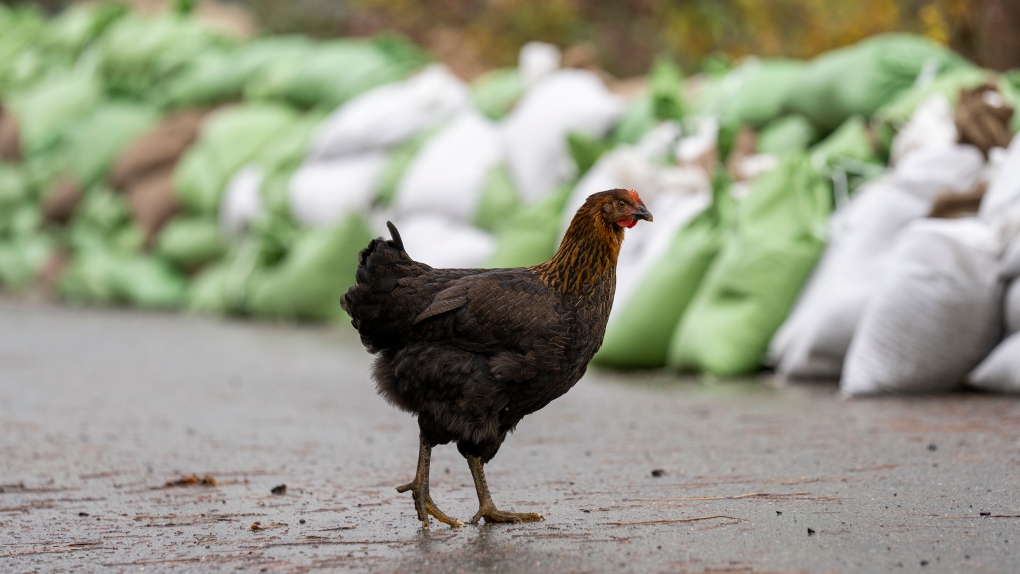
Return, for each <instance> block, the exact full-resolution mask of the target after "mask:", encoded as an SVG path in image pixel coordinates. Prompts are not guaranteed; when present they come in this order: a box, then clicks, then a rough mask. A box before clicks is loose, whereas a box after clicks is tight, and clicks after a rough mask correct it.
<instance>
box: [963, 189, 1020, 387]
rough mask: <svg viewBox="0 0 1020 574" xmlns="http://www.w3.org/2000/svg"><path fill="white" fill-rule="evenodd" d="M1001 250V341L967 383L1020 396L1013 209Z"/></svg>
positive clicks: (1018, 218) (1019, 269) (1019, 250)
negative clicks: (1002, 327) (1002, 329)
mask: <svg viewBox="0 0 1020 574" xmlns="http://www.w3.org/2000/svg"><path fill="white" fill-rule="evenodd" d="M1005 219H1006V220H1007V223H1009V226H1008V228H1007V229H1006V231H1007V233H1005V234H1003V235H1005V237H1000V238H1001V239H1003V240H1006V241H1007V242H1006V243H1005V250H1004V253H1003V257H1002V260H1001V266H1000V278H1001V279H1002V280H1003V281H1005V282H1006V284H1005V296H1004V297H1003V300H1002V314H1003V317H1004V321H1003V326H1004V328H1005V332H1004V335H1005V339H1003V341H1001V342H1000V343H999V344H998V345H997V346H996V347H995V349H994V350H993V351H992V353H991V354H990V355H989V356H988V357H986V358H985V359H984V360H983V361H982V362H981V364H980V365H978V367H977V368H976V369H974V371H973V372H972V373H971V374H970V375H969V377H968V379H967V380H968V382H969V383H970V384H971V385H973V386H974V387H977V388H979V389H983V390H987V391H996V392H1008V393H1020V226H1018V225H1017V224H1018V223H1020V209H1018V208H1017V206H1014V207H1013V208H1012V209H1011V210H1010V213H1009V214H1008V215H1007V216H1006V218H1005Z"/></svg>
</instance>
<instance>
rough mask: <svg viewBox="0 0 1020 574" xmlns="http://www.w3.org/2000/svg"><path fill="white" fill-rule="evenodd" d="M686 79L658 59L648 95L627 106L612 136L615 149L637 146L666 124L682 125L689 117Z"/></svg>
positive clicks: (650, 73) (652, 70)
mask: <svg viewBox="0 0 1020 574" xmlns="http://www.w3.org/2000/svg"><path fill="white" fill-rule="evenodd" d="M683 89H684V85H683V75H682V73H681V71H680V69H679V68H678V67H677V66H676V65H675V64H674V63H673V62H672V61H671V60H669V59H667V58H661V57H660V58H657V59H656V60H655V62H654V63H653V64H652V69H651V70H650V71H649V73H648V85H647V88H646V91H645V93H643V94H641V95H640V96H638V97H637V98H636V99H635V100H633V101H632V102H630V104H628V105H627V107H626V109H625V110H624V111H623V113H622V114H621V116H620V118H619V121H618V122H617V123H616V126H615V127H614V128H613V131H612V134H611V135H610V140H611V142H610V143H611V144H612V145H614V146H617V145H623V144H634V143H637V142H638V141H639V140H640V139H641V138H642V137H643V136H644V135H645V134H646V133H648V132H649V131H651V130H652V129H654V128H655V126H657V125H659V124H660V123H662V122H665V121H672V122H676V121H680V120H681V119H683V117H684V114H685V113H686V107H687V106H686V104H685V103H684V101H683Z"/></svg>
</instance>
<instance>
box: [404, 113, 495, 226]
mask: <svg viewBox="0 0 1020 574" xmlns="http://www.w3.org/2000/svg"><path fill="white" fill-rule="evenodd" d="M503 157H504V156H503V143H502V141H501V140H500V137H499V131H498V130H497V128H496V126H495V125H494V124H493V123H492V122H490V121H489V120H487V119H485V118H484V117H483V116H482V115H481V114H479V113H478V112H476V111H474V110H468V111H464V112H461V113H460V114H458V115H457V116H456V117H455V118H453V119H452V120H451V121H450V122H449V123H448V124H447V125H446V126H445V127H444V128H443V129H441V130H440V131H439V132H438V133H436V134H435V135H434V136H432V138H431V139H430V140H429V141H428V142H427V143H425V144H424V145H423V146H422V148H421V150H420V151H419V152H418V155H417V156H415V158H414V160H412V162H411V164H410V165H409V166H408V167H407V171H406V172H405V173H404V176H403V178H402V179H401V180H400V183H399V184H398V186H397V192H396V196H395V197H394V200H393V204H392V207H393V209H394V211H395V212H396V213H397V214H402V215H403V214H412V213H414V214H417V213H439V214H442V215H446V216H448V217H450V218H452V219H454V220H455V221H461V222H470V221H472V220H473V219H474V217H475V213H476V212H477V211H478V208H479V205H480V204H481V198H482V191H483V189H484V184H485V182H486V178H487V176H488V174H489V171H490V170H491V169H492V168H494V167H496V166H497V165H499V164H500V162H501V161H502V160H503Z"/></svg>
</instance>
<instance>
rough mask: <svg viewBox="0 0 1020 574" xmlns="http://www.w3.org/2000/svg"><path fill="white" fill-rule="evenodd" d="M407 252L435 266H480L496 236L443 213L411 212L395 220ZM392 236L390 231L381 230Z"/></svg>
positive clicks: (493, 249) (494, 248)
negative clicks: (415, 213)
mask: <svg viewBox="0 0 1020 574" xmlns="http://www.w3.org/2000/svg"><path fill="white" fill-rule="evenodd" d="M393 223H394V225H396V226H397V230H399V231H400V237H401V239H403V241H404V247H405V248H406V249H407V253H408V254H409V255H410V256H411V257H413V258H414V259H415V260H416V261H421V262H422V263H425V264H427V265H431V266H432V267H446V268H450V267H452V268H476V267H481V266H482V265H483V264H484V263H485V261H486V260H488V259H489V257H491V256H492V254H493V253H494V252H495V251H496V238H495V237H494V236H492V235H491V234H489V233H486V232H485V231H482V230H480V229H478V228H475V227H472V226H471V225H468V224H465V223H463V222H460V221H456V220H454V219H450V218H449V217H446V216H444V215H442V214H437V213H424V214H419V215H409V216H406V217H401V218H399V219H396V220H394V221H393ZM381 234H382V235H384V236H386V237H389V232H388V231H386V232H382V233H381Z"/></svg>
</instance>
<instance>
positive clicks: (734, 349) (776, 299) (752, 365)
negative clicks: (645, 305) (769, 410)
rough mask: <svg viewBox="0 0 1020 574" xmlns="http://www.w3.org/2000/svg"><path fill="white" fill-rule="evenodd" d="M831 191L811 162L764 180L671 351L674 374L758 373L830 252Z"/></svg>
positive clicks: (797, 158) (789, 165) (787, 161)
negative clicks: (827, 247)
mask: <svg viewBox="0 0 1020 574" xmlns="http://www.w3.org/2000/svg"><path fill="white" fill-rule="evenodd" d="M831 210H832V195H831V190H830V189H829V187H828V185H826V183H825V181H824V180H823V179H822V178H821V176H820V175H818V174H817V173H816V172H815V171H814V170H813V169H812V168H811V164H810V161H809V159H808V157H807V156H806V155H802V154H793V155H790V156H787V157H785V158H783V159H782V160H781V161H780V163H779V166H778V167H777V168H776V169H775V170H774V171H772V172H769V173H766V174H763V175H761V176H759V177H758V179H756V180H755V181H754V183H753V184H752V188H751V192H750V194H749V195H748V196H747V197H746V198H745V199H744V200H743V202H742V203H741V205H740V207H739V208H738V209H737V214H736V219H735V223H734V231H733V233H732V234H731V235H730V236H729V237H728V238H727V240H726V243H725V245H724V246H723V248H722V251H721V252H720V254H719V256H718V259H717V260H716V261H715V263H714V264H713V265H712V269H711V271H710V272H709V274H708V276H707V277H706V278H705V280H704V282H703V283H702V284H701V286H700V287H699V288H698V291H697V294H696V295H695V296H694V299H693V300H692V301H691V303H690V305H689V307H688V309H687V312H686V313H685V314H684V316H683V318H682V319H681V321H680V324H679V325H678V327H677V330H676V333H675V335H674V337H673V341H672V343H671V344H670V352H669V356H668V363H669V365H670V366H671V367H673V368H678V369H683V370H693V371H701V372H707V373H710V374H714V375H720V376H733V375H740V374H745V373H750V372H754V371H755V370H757V369H758V368H759V367H760V365H761V363H762V359H764V358H765V352H766V349H767V348H768V344H769V341H770V340H771V339H772V336H773V334H775V332H776V330H777V329H778V328H779V326H780V324H781V323H782V322H783V320H784V319H785V318H786V316H787V315H788V314H789V312H790V310H791V309H792V307H793V305H794V302H795V301H796V299H797V296H798V294H799V293H800V290H801V288H802V287H803V284H804V282H805V281H807V279H808V277H809V275H810V274H811V271H812V269H813V268H814V266H815V263H816V262H817V260H818V258H819V256H820V255H821V254H822V250H823V248H824V246H825V226H826V220H827V219H828V216H829V213H830V211H831Z"/></svg>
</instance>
